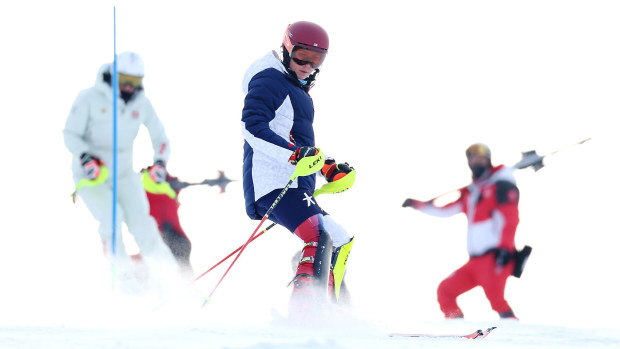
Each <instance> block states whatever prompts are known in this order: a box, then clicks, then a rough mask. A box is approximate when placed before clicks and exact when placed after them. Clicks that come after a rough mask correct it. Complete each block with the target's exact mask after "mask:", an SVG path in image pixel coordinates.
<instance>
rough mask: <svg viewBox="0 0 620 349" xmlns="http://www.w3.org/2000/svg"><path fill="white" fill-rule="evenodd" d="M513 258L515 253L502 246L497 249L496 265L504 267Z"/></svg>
mask: <svg viewBox="0 0 620 349" xmlns="http://www.w3.org/2000/svg"><path fill="white" fill-rule="evenodd" d="M512 258H513V254H512V253H510V251H508V250H507V249H505V248H500V249H497V250H496V251H495V265H497V266H498V267H503V266H505V265H506V264H508V263H509V262H510V261H511V260H512Z"/></svg>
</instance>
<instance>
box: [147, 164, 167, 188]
mask: <svg viewBox="0 0 620 349" xmlns="http://www.w3.org/2000/svg"><path fill="white" fill-rule="evenodd" d="M148 170H149V177H151V179H152V180H153V182H155V183H163V182H165V181H166V164H164V162H163V161H161V160H157V161H155V163H154V164H153V166H150V167H149V168H148Z"/></svg>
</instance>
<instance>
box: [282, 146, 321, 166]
mask: <svg viewBox="0 0 620 349" xmlns="http://www.w3.org/2000/svg"><path fill="white" fill-rule="evenodd" d="M318 153H319V150H318V149H317V148H315V147H307V146H304V147H299V148H297V149H295V151H294V152H293V154H292V155H291V157H290V158H289V159H288V162H289V163H290V164H291V165H297V162H298V161H299V160H301V159H303V158H305V157H306V156H315V155H317V154H318Z"/></svg>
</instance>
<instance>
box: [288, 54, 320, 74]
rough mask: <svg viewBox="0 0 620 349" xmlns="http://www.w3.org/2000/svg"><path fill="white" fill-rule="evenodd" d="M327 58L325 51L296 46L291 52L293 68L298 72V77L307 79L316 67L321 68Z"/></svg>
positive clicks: (291, 65)
mask: <svg viewBox="0 0 620 349" xmlns="http://www.w3.org/2000/svg"><path fill="white" fill-rule="evenodd" d="M324 60H325V53H323V52H316V51H311V50H307V49H305V48H300V47H296V48H295V49H293V52H292V53H291V63H290V67H291V70H292V71H294V72H295V74H297V78H298V79H301V80H303V79H306V78H307V77H308V76H310V74H312V72H314V70H315V69H317V68H319V67H320V66H321V64H323V61H324Z"/></svg>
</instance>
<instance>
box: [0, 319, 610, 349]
mask: <svg viewBox="0 0 620 349" xmlns="http://www.w3.org/2000/svg"><path fill="white" fill-rule="evenodd" d="M496 325H498V328H497V329H496V330H495V331H494V332H493V333H491V334H490V335H489V336H488V337H487V338H485V339H483V340H469V339H448V338H391V337H389V336H387V335H386V334H385V333H383V332H381V331H380V330H379V329H376V328H372V327H364V328H355V327H345V328H340V329H337V330H336V329H334V330H333V331H323V332H319V333H317V334H312V335H310V334H307V333H302V332H301V331H299V330H297V329H292V328H287V327H285V326H270V327H244V326H233V325H227V326H224V325H193V326H170V327H158V326H153V327H147V328H144V327H139V328H131V327H123V328H117V327H109V328H105V327H96V328H89V327H73V326H71V327H69V326H56V327H2V328H0V347H2V348H4V349H12V348H20V349H29V348H48V349H57V348H58V349H60V348H62V349H73V348H98V349H106V348H150V349H156V348H184V349H191V348H222V349H224V348H231V349H232V348H247V349H250V348H252V349H285V348H297V349H323V348H325V349H327V348H330V349H345V348H347V349H348V348H356V349H365V348H368V349H376V348H385V349H390V348H393V349H399V348H403V349H404V348H412V347H423V348H454V347H455V345H458V347H459V348H473V347H475V348H546V349H551V348H586V347H587V348H615V349H617V348H619V347H620V341H619V339H618V332H617V331H615V330H611V329H600V328H596V329H585V328H566V327H553V326H537V325H528V324H523V323H500V324H496ZM480 326H486V324H484V325H483V324H479V323H468V322H463V323H458V324H442V325H439V324H437V325H436V326H434V328H433V329H435V333H453V332H454V333H463V334H464V333H468V332H471V331H472V329H475V328H477V327H480ZM456 343H458V344H456Z"/></svg>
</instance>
